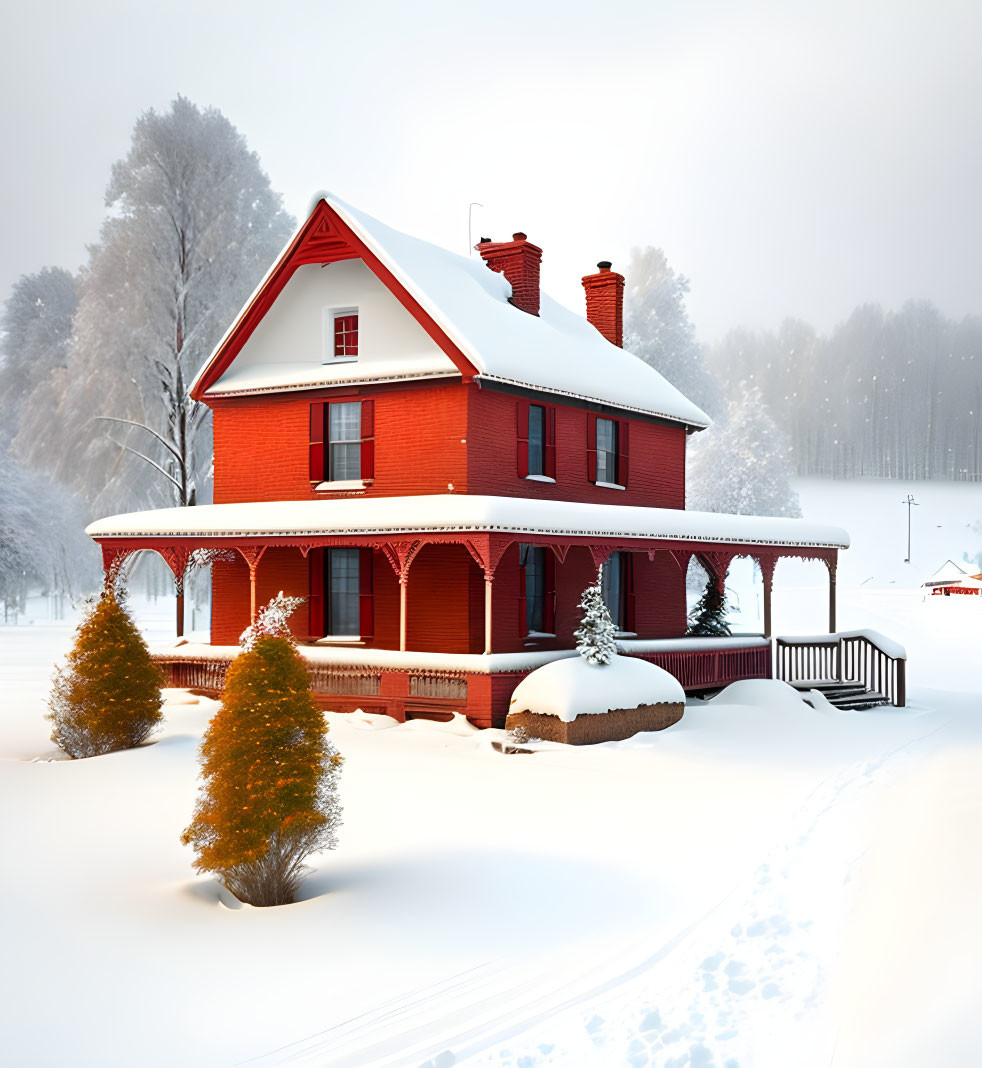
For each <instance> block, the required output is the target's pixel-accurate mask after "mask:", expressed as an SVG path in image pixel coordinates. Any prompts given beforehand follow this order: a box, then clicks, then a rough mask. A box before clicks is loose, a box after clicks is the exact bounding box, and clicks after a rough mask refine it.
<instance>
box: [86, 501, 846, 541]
mask: <svg viewBox="0 0 982 1068" xmlns="http://www.w3.org/2000/svg"><path fill="white" fill-rule="evenodd" d="M399 532H413V533H444V534H446V533H456V532H461V533H470V532H473V533H477V532H502V533H510V534H519V535H521V534H544V535H554V536H558V537H566V536H568V537H577V538H579V537H598V538H629V539H630V538H639V539H645V540H649V541H657V540H666V541H699V542H721V543H726V544H747V545H788V546H801V547H806V546H807V547H814V548H836V549H845V548H848V546H849V535H848V534H847V533H846V532H845V531H844V530H842V529H841V528H840V527H834V526H826V525H824V524H820V523H810V522H805V521H804V520H801V519H778V518H770V517H765V516H750V515H725V514H722V513H718V512H688V511H682V510H679V509H672V508H643V507H638V506H634V505H610V504H584V503H580V502H575V501H545V500H539V499H535V498H526V497H490V496H481V495H476V494H453V493H443V494H431V495H427V496H413V497H347V498H340V499H337V500H316V501H309V500H308V501H259V502H250V503H242V504H206V505H199V506H197V507H194V508H160V509H157V510H155V511H148V512H130V513H127V514H125V515H116V516H110V517H109V518H107V519H100V520H97V521H96V522H95V523H92V524H91V525H90V526H88V527H87V528H86V533H87V534H88V535H89V536H90V537H93V538H113V537H168V538H170V537H194V536H204V537H295V536H298V535H315V536H316V535H331V534H333V535H345V536H355V535H363V534H364V535H376V534H395V533H399Z"/></svg>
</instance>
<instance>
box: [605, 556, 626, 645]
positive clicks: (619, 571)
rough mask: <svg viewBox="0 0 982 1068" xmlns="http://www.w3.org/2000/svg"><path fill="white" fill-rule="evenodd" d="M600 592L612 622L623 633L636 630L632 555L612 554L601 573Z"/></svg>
mask: <svg viewBox="0 0 982 1068" xmlns="http://www.w3.org/2000/svg"><path fill="white" fill-rule="evenodd" d="M600 591H601V593H602V594H603V598H604V604H606V605H607V611H608V612H609V613H610V618H611V622H612V623H613V624H614V626H615V627H616V628H617V629H618V630H619V631H622V632H633V630H634V575H633V572H632V570H631V554H630V553H611V554H610V556H608V557H607V560H606V562H605V563H604V566H603V569H602V570H601V572H600Z"/></svg>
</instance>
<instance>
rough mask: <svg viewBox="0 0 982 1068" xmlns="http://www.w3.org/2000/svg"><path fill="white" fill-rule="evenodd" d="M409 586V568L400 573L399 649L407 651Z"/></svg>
mask: <svg viewBox="0 0 982 1068" xmlns="http://www.w3.org/2000/svg"><path fill="white" fill-rule="evenodd" d="M408 587H409V568H408V567H405V568H403V570H402V573H401V574H400V575H399V651H400V652H403V653H404V652H405V651H406V594H407V591H408Z"/></svg>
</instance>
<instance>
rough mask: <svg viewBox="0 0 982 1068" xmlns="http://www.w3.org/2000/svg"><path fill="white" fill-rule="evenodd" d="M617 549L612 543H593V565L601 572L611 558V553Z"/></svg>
mask: <svg viewBox="0 0 982 1068" xmlns="http://www.w3.org/2000/svg"><path fill="white" fill-rule="evenodd" d="M616 551H617V550H616V549H615V548H614V547H613V546H612V545H591V546H590V556H591V557H592V558H593V566H594V567H595V568H596V569H597V572H598V574H599V572H600V569H601V568H602V567H603V566H604V564H606V563H607V561H608V560H609V559H610V554H611V553H612V552H616Z"/></svg>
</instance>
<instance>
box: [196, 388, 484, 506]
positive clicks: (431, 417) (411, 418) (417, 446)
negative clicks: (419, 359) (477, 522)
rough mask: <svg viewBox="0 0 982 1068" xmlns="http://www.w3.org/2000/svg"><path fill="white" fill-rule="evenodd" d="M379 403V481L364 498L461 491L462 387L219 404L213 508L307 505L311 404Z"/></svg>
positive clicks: (464, 457)
mask: <svg viewBox="0 0 982 1068" xmlns="http://www.w3.org/2000/svg"><path fill="white" fill-rule="evenodd" d="M367 397H372V398H374V400H375V478H374V482H373V484H372V485H371V486H370V487H369V488H368V489H367V490H366V491H365V495H366V496H387V495H395V494H413V493H446V492H447V487H448V484H450V483H452V484H453V486H454V490H456V491H457V492H464V491H465V489H466V475H467V467H466V463H467V455H466V454H467V447H466V445H465V444H464V443H463V439H465V438H466V437H467V423H466V413H467V395H466V390H465V389H464V387H463V386H462V385H461V384H460V383H456V382H455V383H448V384H445V385H433V384H430V385H429V386H426V387H423V386H419V387H410V388H405V389H398V390H396V389H385V388H380V387H376V388H375V389H368V388H366V389H362V390H352V391H347V390H345V391H343V392H342V391H339V390H320V391H317V390H311V391H310V392H302V393H280V394H264V395H262V396H258V397H230V398H226V399H224V400H218V401H214V402H212V403H213V406H214V415H215V418H214V428H215V503H216V504H227V503H230V502H236V501H276V500H306V499H313V498H317V497H321V496H328V494H317V493H314V492H313V490H312V489H311V486H310V481H309V478H308V470H309V468H308V459H309V457H308V453H309V448H308V445H309V416H310V403H311V401H313V400H318V399H320V400H324V399H328V400H339V401H340V400H345V401H347V400H358V399H365V398H367Z"/></svg>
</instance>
